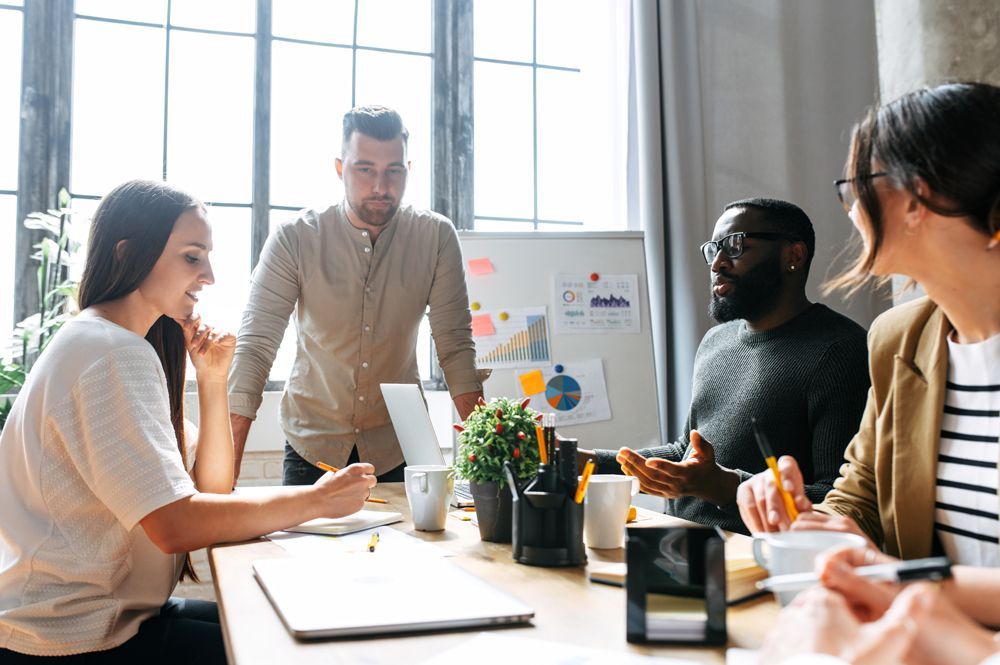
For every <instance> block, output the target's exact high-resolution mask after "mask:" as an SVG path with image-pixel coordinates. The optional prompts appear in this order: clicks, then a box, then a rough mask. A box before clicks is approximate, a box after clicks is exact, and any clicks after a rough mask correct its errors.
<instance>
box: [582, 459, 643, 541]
mask: <svg viewBox="0 0 1000 665" xmlns="http://www.w3.org/2000/svg"><path fill="white" fill-rule="evenodd" d="M638 493H639V479H638V478H634V477H631V476H620V475H616V474H599V475H594V476H591V477H590V484H588V485H587V494H586V498H585V499H584V504H583V538H584V542H586V543H587V547H593V548H595V549H613V548H616V547H624V546H625V521H626V520H627V519H628V507H629V505H630V504H631V503H632V497H633V496H635V495H636V494H638Z"/></svg>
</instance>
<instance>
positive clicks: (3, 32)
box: [0, 2, 24, 356]
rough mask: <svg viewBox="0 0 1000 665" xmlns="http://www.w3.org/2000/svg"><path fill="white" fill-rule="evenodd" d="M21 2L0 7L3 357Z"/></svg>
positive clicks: (13, 225)
mask: <svg viewBox="0 0 1000 665" xmlns="http://www.w3.org/2000/svg"><path fill="white" fill-rule="evenodd" d="M20 4H21V3H20V2H16V3H9V6H0V63H3V65H2V66H0V283H2V284H4V285H5V286H4V288H0V331H2V332H0V334H2V335H3V342H2V343H0V356H2V355H3V350H4V349H5V348H6V345H7V341H8V335H7V333H8V332H9V331H10V330H11V329H13V327H14V297H13V296H14V293H13V284H14V266H15V261H14V235H15V234H16V233H17V225H18V224H19V223H20V220H18V219H17V149H18V148H17V144H18V133H19V130H20V115H21V114H20V110H21V109H20V106H21V33H22V26H23V24H24V12H23V11H22V10H21V9H19V8H18V7H17V5H20Z"/></svg>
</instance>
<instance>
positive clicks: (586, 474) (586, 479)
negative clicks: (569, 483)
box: [573, 459, 597, 503]
mask: <svg viewBox="0 0 1000 665" xmlns="http://www.w3.org/2000/svg"><path fill="white" fill-rule="evenodd" d="M595 466H597V465H596V464H594V460H592V459H589V460H587V464H586V465H585V466H584V467H583V473H582V474H580V485H579V486H578V487H577V488H576V496H575V497H573V500H574V501H576V502H577V503H583V496H584V495H585V494H586V493H587V485H588V484H589V483H590V474H592V473H593V472H594V467H595Z"/></svg>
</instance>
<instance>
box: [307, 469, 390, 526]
mask: <svg viewBox="0 0 1000 665" xmlns="http://www.w3.org/2000/svg"><path fill="white" fill-rule="evenodd" d="M377 483H378V480H376V478H375V467H373V466H372V465H371V464H365V463H359V464H351V465H350V466H345V467H344V468H343V469H341V470H340V471H337V472H336V473H333V472H330V471H328V472H326V473H324V474H323V475H322V476H320V478H319V480H317V481H316V484H315V485H314V486H313V487H314V488H315V489H316V491H317V492H318V493H319V497H320V498H319V501H320V509H321V510H322V512H323V516H324V517H343V516H344V515H351V514H352V513H356V512H358V511H359V510H361V509H362V508H363V507H364V505H365V499H367V498H368V497H369V496H370V495H371V491H372V488H373V487H375V485H376V484H377Z"/></svg>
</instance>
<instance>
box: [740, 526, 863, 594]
mask: <svg viewBox="0 0 1000 665" xmlns="http://www.w3.org/2000/svg"><path fill="white" fill-rule="evenodd" d="M866 544H867V543H866V541H865V539H864V538H862V537H861V536H859V535H857V534H854V533H843V532H840V531H781V532H778V533H757V534H754V537H753V558H754V559H756V560H757V563H758V564H760V565H761V566H762V567H764V568H766V569H767V572H768V573H770V574H771V575H772V576H776V575H788V574H790V573H811V572H813V571H814V570H815V568H816V557H817V556H818V555H819V554H821V553H822V552H825V551H827V550H830V549H833V548H835V547H845V546H846V547H864V546H865V545H866ZM765 550H766V553H765ZM798 593H799V592H798V591H779V592H777V593H776V595H777V596H778V602H779V603H781V604H782V605H787V604H788V603H790V602H792V599H793V598H795V596H796V595H798Z"/></svg>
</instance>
